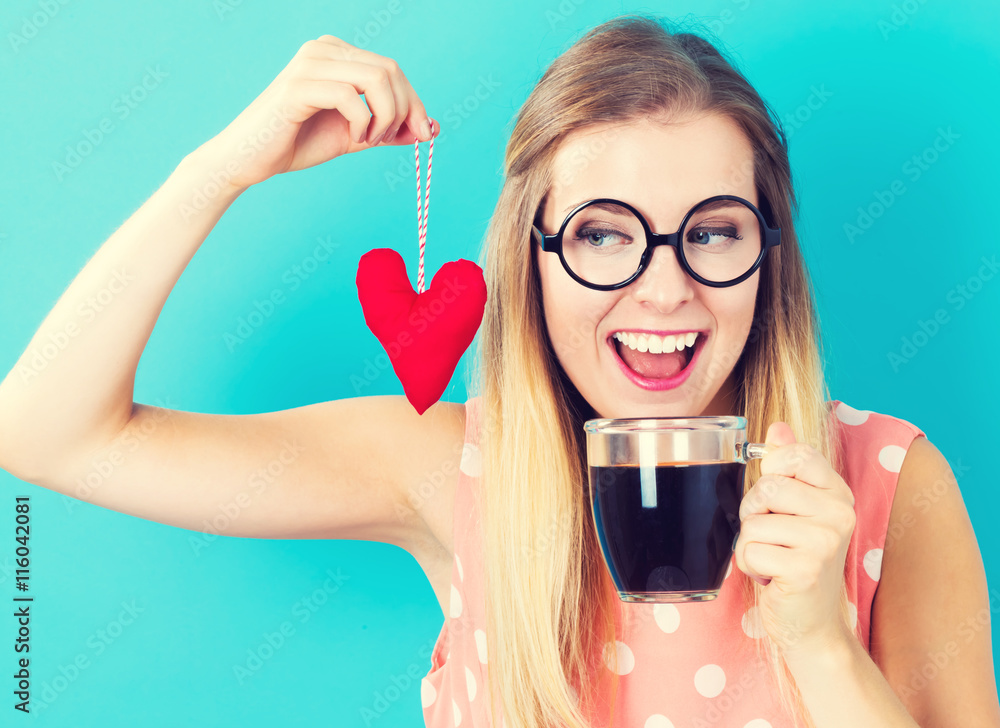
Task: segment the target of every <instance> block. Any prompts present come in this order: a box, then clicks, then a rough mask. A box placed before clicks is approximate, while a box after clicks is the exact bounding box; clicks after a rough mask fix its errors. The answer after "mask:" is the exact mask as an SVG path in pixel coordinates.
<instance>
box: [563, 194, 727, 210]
mask: <svg viewBox="0 0 1000 728" xmlns="http://www.w3.org/2000/svg"><path fill="white" fill-rule="evenodd" d="M711 196H714V195H710V197H711ZM591 199H597V198H591ZM704 199H708V198H704ZM589 201H590V200H581V201H580V202H575V203H573V204H572V205H570V206H569V207H567V208H566V209H564V210H563V211H562V214H563V215H565V214H566V213H568V212H569V211H570V210H575V209H576V208H577V207H579V206H580V205H582V204H584V203H585V202H589ZM698 202H701V200H698ZM696 204H698V203H697V202H696V203H694V204H692V205H691V207H694V205H696ZM739 204H740V203H739V202H736V201H735V200H716V201H715V202H713V203H712V204H710V205H705V206H704V207H702V208H700V209H701V211H702V212H711V211H712V210H721V209H723V208H726V207H736V206H738V205H739ZM591 207H594V208H597V209H598V210H604V211H605V212H614V211H615V210H616V209H618V207H617V205H614V204H612V203H610V202H601V203H598V204H596V205H592V206H591ZM691 207H689V208H688V210H690V209H691Z"/></svg>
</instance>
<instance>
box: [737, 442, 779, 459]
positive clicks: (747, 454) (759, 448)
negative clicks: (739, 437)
mask: <svg viewBox="0 0 1000 728" xmlns="http://www.w3.org/2000/svg"><path fill="white" fill-rule="evenodd" d="M772 450H774V448H773V447H772V446H770V445H765V444H763V443H760V442H741V443H739V444H737V445H736V459H737V460H739V461H740V462H746V461H747V460H752V459H755V458H762V457H764V456H765V455H767V454H768V453H769V452H771V451H772Z"/></svg>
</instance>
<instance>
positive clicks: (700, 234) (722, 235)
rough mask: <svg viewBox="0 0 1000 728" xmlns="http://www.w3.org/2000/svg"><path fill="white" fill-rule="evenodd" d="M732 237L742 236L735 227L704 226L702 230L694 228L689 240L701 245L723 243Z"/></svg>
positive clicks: (735, 238) (737, 238)
mask: <svg viewBox="0 0 1000 728" xmlns="http://www.w3.org/2000/svg"><path fill="white" fill-rule="evenodd" d="M731 239H732V240H740V239H741V238H740V236H739V235H737V234H736V230H735V229H734V228H715V229H707V228H703V229H701V230H692V231H691V234H690V235H689V236H688V240H689V241H690V242H692V243H695V244H696V245H700V246H707V245H713V244H714V245H722V244H725V243H726V242H727V241H729V240H731Z"/></svg>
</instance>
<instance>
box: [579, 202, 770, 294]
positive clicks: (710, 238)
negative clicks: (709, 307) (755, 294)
mask: <svg viewBox="0 0 1000 728" xmlns="http://www.w3.org/2000/svg"><path fill="white" fill-rule="evenodd" d="M680 232H681V235H680V238H681V241H682V246H681V247H682V248H683V251H682V255H683V256H684V259H685V260H686V261H687V263H688V265H689V266H690V267H691V269H692V270H693V271H694V272H695V273H697V274H698V275H700V276H701V277H702V278H705V279H706V280H710V281H713V282H718V283H724V282H726V281H730V280H733V279H734V278H738V277H740V276H741V275H743V274H744V273H746V272H747V271H748V270H750V269H751V268H752V267H753V264H754V262H755V261H756V260H757V258H758V256H759V255H760V249H761V229H760V222H759V221H758V219H757V216H756V215H755V214H754V212H753V210H752V209H751V208H750V207H748V206H747V205H744V204H743V203H741V202H738V201H735V200H715V201H713V202H709V203H707V204H705V205H702V206H701V207H699V208H698V209H697V210H696V211H695V212H694V214H692V215H691V216H690V218H689V219H688V221H687V223H686V224H685V226H684V229H683V230H681V231H680ZM562 248H563V256H564V257H565V259H566V263H567V265H568V266H569V267H570V269H571V270H572V271H573V272H574V273H575V274H576V275H578V276H579V277H580V278H582V279H583V280H585V281H587V282H589V283H594V284H597V285H614V284H616V283H621V282H622V281H625V280H627V279H628V278H629V277H631V276H632V274H633V273H635V272H636V271H637V270H638V269H639V264H640V262H641V259H642V253H643V251H644V250H645V248H646V234H645V231H644V229H643V226H642V223H641V222H640V221H639V218H638V217H636V215H635V214H634V213H633V212H632V211H631V210H629V209H628V208H626V207H623V206H621V205H616V204H613V203H608V202H599V203H594V204H592V205H588V206H587V207H584V208H583V209H582V210H579V211H578V212H577V213H576V214H575V215H573V217H572V218H571V219H570V220H569V222H568V224H567V225H566V229H565V230H564V231H563V240H562Z"/></svg>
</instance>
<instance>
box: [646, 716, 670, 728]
mask: <svg viewBox="0 0 1000 728" xmlns="http://www.w3.org/2000/svg"><path fill="white" fill-rule="evenodd" d="M642 728H674V724H673V723H671V722H670V719H669V718H667V716H665V715H660V714H659V713H653V714H652V715H651V716H649V717H648V718H646V722H645V723H643V725H642Z"/></svg>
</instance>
